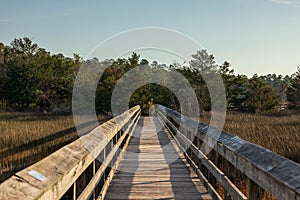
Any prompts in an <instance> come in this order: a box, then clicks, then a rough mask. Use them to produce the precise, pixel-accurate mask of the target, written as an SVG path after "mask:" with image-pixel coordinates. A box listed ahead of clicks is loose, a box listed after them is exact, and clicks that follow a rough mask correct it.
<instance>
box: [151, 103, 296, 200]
mask: <svg viewBox="0 0 300 200" xmlns="http://www.w3.org/2000/svg"><path fill="white" fill-rule="evenodd" d="M157 112H158V115H159V116H160V118H161V119H162V121H165V124H166V126H167V128H168V129H169V131H170V132H171V133H172V135H173V137H174V139H175V140H176V142H177V144H178V145H179V147H180V148H182V150H184V151H185V152H186V153H185V156H186V157H187V160H188V161H189V163H190V165H191V166H192V167H193V168H194V170H195V171H196V173H197V174H198V176H199V178H200V179H202V181H203V182H204V183H205V186H206V188H207V189H208V191H209V192H210V194H211V195H212V196H213V198H214V199H226V200H227V199H250V200H261V199H262V198H263V196H264V195H270V194H271V195H272V196H273V197H275V198H276V199H278V200H300V164H298V163H295V162H293V161H291V160H289V159H286V158H284V157H282V156H279V155H277V154H275V153H273V152H272V151H270V150H268V149H265V148H263V147H260V146H258V145H255V144H252V143H249V142H247V141H245V140H242V139H241V138H239V137H237V136H233V135H230V134H228V133H226V132H223V131H222V132H221V135H220V137H219V138H218V139H217V140H215V143H216V144H215V145H214V147H213V148H212V150H211V151H210V152H209V153H208V154H207V155H206V154H205V153H203V149H206V148H205V146H207V145H208V144H206V142H205V141H209V140H210V141H212V140H214V138H213V137H211V138H209V140H208V139H207V138H208V137H209V136H208V134H207V130H208V126H207V125H206V124H202V123H198V122H196V121H193V120H191V119H188V118H187V117H184V116H182V115H181V114H180V113H178V112H176V111H174V110H171V109H169V108H166V107H163V106H159V107H158V111H157ZM193 127H194V128H196V134H193V131H191V130H192V128H193ZM283 134H284V133H283ZM203 147H204V148H203ZM265 191H266V192H268V193H266V192H265Z"/></svg>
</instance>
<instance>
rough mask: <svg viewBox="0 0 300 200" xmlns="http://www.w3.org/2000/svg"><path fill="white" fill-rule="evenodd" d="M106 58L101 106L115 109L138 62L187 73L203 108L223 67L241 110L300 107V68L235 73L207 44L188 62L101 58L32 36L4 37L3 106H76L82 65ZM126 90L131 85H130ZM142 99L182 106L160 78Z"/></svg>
mask: <svg viewBox="0 0 300 200" xmlns="http://www.w3.org/2000/svg"><path fill="white" fill-rule="evenodd" d="M86 62H93V63H96V64H97V63H98V64H99V66H100V63H101V64H102V65H103V63H106V65H108V68H107V69H106V70H105V72H104V74H103V75H102V77H101V79H100V81H99V84H98V88H97V91H96V99H95V102H96V110H97V112H98V113H100V112H108V111H111V95H112V91H113V89H114V87H115V85H116V84H117V82H118V80H119V79H120V78H121V77H122V75H124V74H125V73H126V72H127V71H129V70H130V69H133V68H134V67H136V66H138V65H140V64H141V65H143V66H145V67H151V68H157V69H166V70H167V71H172V70H176V71H178V72H180V73H181V74H182V75H184V76H185V77H186V78H187V80H188V81H189V82H190V84H191V85H192V87H193V88H194V90H195V93H196V95H197V98H198V101H199V107H200V110H201V111H203V110H206V111H209V110H210V109H211V101H210V96H209V91H208V88H207V86H206V83H205V81H204V79H203V77H202V75H203V74H204V73H205V74H209V73H218V74H220V75H221V76H222V78H223V80H224V85H225V88H226V97H227V107H228V109H231V110H239V111H249V112H256V111H278V110H282V109H285V108H286V107H287V105H288V107H289V108H290V109H299V108H300V70H299V69H298V71H297V72H295V73H294V74H293V75H291V76H285V77H283V76H282V75H276V74H268V75H265V76H258V75H257V74H255V75H253V77H251V78H248V77H247V76H245V75H242V74H238V75H236V74H234V70H233V69H231V66H230V63H228V62H226V61H225V62H224V63H223V64H221V65H218V64H216V62H215V59H214V56H213V55H211V54H209V53H208V52H207V51H206V50H200V51H197V52H196V53H195V54H194V55H192V60H191V62H189V63H188V64H179V63H176V62H174V63H173V64H171V65H166V64H159V63H157V62H156V61H153V62H151V63H149V61H147V60H145V59H140V55H138V54H136V53H132V55H131V56H130V57H129V58H119V59H116V60H113V59H111V60H105V61H99V60H98V59H97V58H93V59H91V60H86V61H85V60H83V59H82V58H81V57H80V56H79V55H78V54H74V56H73V58H69V57H65V56H64V55H62V54H51V53H50V52H48V51H46V50H45V49H43V48H40V47H38V45H37V44H35V43H33V42H32V41H31V40H30V39H29V38H27V37H25V38H19V39H14V40H13V41H12V42H11V44H10V45H9V46H7V45H4V44H3V43H0V110H1V111H43V112H58V113H63V112H64V113H68V112H71V103H72V91H73V85H74V81H75V78H76V74H77V72H78V69H79V68H80V67H81V66H82V64H83V63H86ZM124 90H126V88H124ZM136 104H139V105H142V108H143V112H147V111H148V108H149V106H151V105H153V104H162V105H165V106H167V107H170V108H173V109H178V108H179V106H180V105H179V103H178V100H177V99H176V97H175V95H174V94H173V93H172V92H171V91H170V90H169V89H167V88H166V87H164V86H162V85H159V84H147V85H144V86H142V87H140V88H139V89H138V90H136V91H135V93H134V94H133V95H132V96H131V99H130V105H136Z"/></svg>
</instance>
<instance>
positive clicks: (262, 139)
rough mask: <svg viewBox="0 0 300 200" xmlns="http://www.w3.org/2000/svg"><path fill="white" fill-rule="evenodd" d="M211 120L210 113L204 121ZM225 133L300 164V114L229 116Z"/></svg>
mask: <svg viewBox="0 0 300 200" xmlns="http://www.w3.org/2000/svg"><path fill="white" fill-rule="evenodd" d="M209 120H210V115H209V114H208V113H205V114H204V116H203V117H202V118H201V121H204V122H206V123H208V122H209ZM223 129H224V131H226V132H228V133H230V134H233V135H237V136H239V137H240V138H242V139H244V140H247V141H249V142H252V143H255V144H258V145H260V146H263V147H265V148H267V149H270V150H271V151H274V152H276V153H278V154H280V155H282V156H285V157H286V158H289V159H291V160H294V161H295V162H299V163H300V142H299V141H300V114H296V113H294V114H292V113H290V114H287V113H285V114H281V115H280V114H273V115H272V114H252V113H239V112H228V113H227V115H226V121H225V124H224V128H223Z"/></svg>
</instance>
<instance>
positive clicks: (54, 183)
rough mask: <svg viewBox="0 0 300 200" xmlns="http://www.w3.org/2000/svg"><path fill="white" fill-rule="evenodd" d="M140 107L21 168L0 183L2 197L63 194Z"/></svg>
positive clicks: (37, 197)
mask: <svg viewBox="0 0 300 200" xmlns="http://www.w3.org/2000/svg"><path fill="white" fill-rule="evenodd" d="M139 109H140V108H139V106H136V107H134V108H132V109H130V110H128V111H126V112H124V113H123V114H122V115H119V116H117V117H116V118H114V119H112V120H110V121H108V122H106V123H104V124H102V125H100V126H99V127H97V128H95V129H94V130H93V131H91V132H90V133H89V134H87V135H85V136H82V137H81V138H80V139H78V140H76V141H74V142H72V143H70V144H68V145H66V146H65V147H63V148H61V149H59V150H58V151H56V152H54V153H53V154H51V155H50V156H48V157H46V158H45V159H43V160H41V161H39V162H37V163H35V164H34V165H31V166H29V167H28V168H26V169H24V170H22V171H20V172H18V173H17V174H15V175H14V176H13V177H11V178H10V179H8V180H6V181H5V182H3V183H2V184H1V185H0V199H1V200H2V199H3V200H6V199H7V200H11V199H20V200H24V199H46V200H49V199H59V198H61V197H62V196H63V195H64V193H65V192H66V191H67V190H68V189H69V188H70V187H72V185H73V184H74V182H75V181H76V179H77V178H78V177H79V176H80V175H81V174H82V173H83V172H84V171H85V170H86V168H87V167H88V166H89V165H90V164H91V163H92V162H93V161H94V160H95V157H96V155H99V153H100V152H101V151H102V149H103V148H104V147H105V146H106V144H107V142H108V141H109V140H111V138H112V137H113V136H114V135H115V134H116V133H117V132H118V131H119V130H120V129H121V128H122V126H124V125H125V124H126V123H127V122H128V121H129V120H130V118H131V117H132V116H133V115H134V114H135V113H137V112H138V111H139ZM101 131H102V132H101ZM31 170H34V171H37V172H38V173H40V174H42V175H43V176H45V177H46V180H45V181H39V180H37V179H35V178H34V177H32V176H30V175H29V174H28V172H29V171H31Z"/></svg>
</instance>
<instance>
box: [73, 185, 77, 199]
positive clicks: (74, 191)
mask: <svg viewBox="0 0 300 200" xmlns="http://www.w3.org/2000/svg"><path fill="white" fill-rule="evenodd" d="M76 199H77V198H76V181H75V182H74V183H73V200H76Z"/></svg>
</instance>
